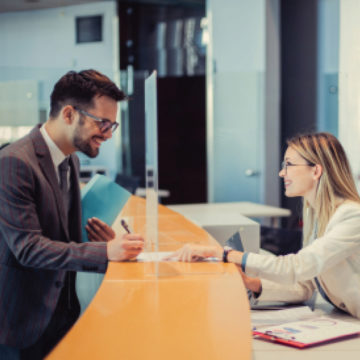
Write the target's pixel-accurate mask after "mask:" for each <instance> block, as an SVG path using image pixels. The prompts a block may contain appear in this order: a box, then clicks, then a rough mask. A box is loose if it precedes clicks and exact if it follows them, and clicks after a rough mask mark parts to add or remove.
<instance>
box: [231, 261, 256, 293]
mask: <svg viewBox="0 0 360 360" xmlns="http://www.w3.org/2000/svg"><path fill="white" fill-rule="evenodd" d="M236 267H237V269H238V271H239V273H240V275H241V277H242V279H243V282H244V285H245V287H246V288H247V289H249V290H251V291H252V292H254V293H257V294H261V280H260V279H259V278H253V277H250V276H247V275H246V274H245V273H244V272H243V271H242V269H241V265H236Z"/></svg>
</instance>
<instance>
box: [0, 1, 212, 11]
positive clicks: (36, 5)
mask: <svg viewBox="0 0 360 360" xmlns="http://www.w3.org/2000/svg"><path fill="white" fill-rule="evenodd" d="M99 1H113V0H0V13H3V12H10V11H25V10H37V9H46V8H56V7H61V6H69V5H79V4H86V3H93V2H99ZM127 2H138V3H155V4H159V5H160V4H163V5H205V0H127Z"/></svg>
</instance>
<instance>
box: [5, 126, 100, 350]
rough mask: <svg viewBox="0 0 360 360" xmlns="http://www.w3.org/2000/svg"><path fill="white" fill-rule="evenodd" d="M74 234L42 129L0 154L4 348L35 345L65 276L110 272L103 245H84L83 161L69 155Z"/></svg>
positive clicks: (48, 318)
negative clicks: (82, 219)
mask: <svg viewBox="0 0 360 360" xmlns="http://www.w3.org/2000/svg"><path fill="white" fill-rule="evenodd" d="M70 168H71V184H72V189H73V190H72V194H73V195H72V196H73V198H72V206H71V211H70V213H69V227H67V226H66V218H67V217H66V214H65V210H64V205H63V201H62V199H61V190H60V187H59V183H58V178H57V174H56V172H55V168H54V165H53V162H52V159H51V157H50V152H49V149H48V147H47V145H46V143H45V141H44V139H43V137H42V135H41V133H40V130H39V127H36V128H34V129H33V130H32V131H31V132H30V134H29V135H27V136H25V137H24V138H22V139H20V140H18V141H16V142H14V143H13V144H11V145H9V146H7V147H6V148H4V149H3V150H1V151H0V344H5V345H8V346H15V347H18V348H24V347H28V346H30V345H32V344H33V343H35V342H36V341H37V340H38V339H39V337H40V336H41V334H42V333H43V332H44V330H45V328H46V326H47V325H48V323H49V321H50V319H51V316H52V314H53V311H54V309H55V307H56V304H57V301H58V298H59V295H60V291H61V288H62V286H63V283H64V280H65V274H66V271H93V272H100V273H101V272H102V273H103V272H105V271H106V268H107V253H106V243H89V242H87V243H81V203H80V190H79V185H78V184H79V176H78V173H79V160H78V158H77V156H76V155H71V159H70Z"/></svg>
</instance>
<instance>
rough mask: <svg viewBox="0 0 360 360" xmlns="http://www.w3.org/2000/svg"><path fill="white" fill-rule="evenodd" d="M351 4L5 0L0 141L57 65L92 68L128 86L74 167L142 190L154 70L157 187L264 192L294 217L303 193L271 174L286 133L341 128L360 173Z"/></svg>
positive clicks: (193, 192) (25, 120) (36, 106)
mask: <svg viewBox="0 0 360 360" xmlns="http://www.w3.org/2000/svg"><path fill="white" fill-rule="evenodd" d="M358 6H359V5H358V4H357V2H356V1H351V0H347V1H345V2H341V1H339V0H317V1H313V0H291V1H289V0H282V1H281V0H256V1H247V0H242V1H235V0H226V6H224V4H223V2H221V1H218V0H179V1H175V0H133V1H123V0H117V1H116V0H110V1H102V2H99V1H93V0H92V1H85V0H77V1H67V0H39V1H27V0H15V1H10V0H3V1H1V3H0V20H1V21H0V47H1V57H0V69H1V71H0V92H1V98H0V115H1V116H0V118H1V119H2V120H1V126H0V144H1V145H3V144H7V143H9V142H12V141H14V140H16V139H17V138H19V137H21V136H22V135H24V134H25V133H27V132H28V131H29V129H30V128H31V127H32V126H34V125H35V124H36V123H39V122H44V121H46V119H47V116H48V112H49V95H50V92H51V89H52V86H53V85H54V83H55V81H56V80H57V79H58V78H59V77H60V76H61V75H62V74H64V73H65V72H66V71H68V70H70V69H74V70H81V69H85V68H95V69H98V70H100V71H102V72H104V73H105V74H107V75H108V76H109V77H110V78H112V79H114V80H115V81H116V82H117V83H118V84H119V85H120V86H121V88H122V89H123V90H124V91H125V92H126V93H127V94H128V95H129V96H130V98H131V100H130V101H129V102H127V103H123V104H122V106H121V112H120V113H119V119H120V122H121V129H120V131H118V132H117V133H115V134H114V137H113V139H112V140H111V141H110V142H107V143H105V144H104V145H103V147H102V149H101V153H100V156H98V157H97V158H95V159H89V158H88V157H86V156H84V155H82V154H79V156H80V160H81V166H82V180H83V181H84V182H87V181H88V180H89V179H90V178H91V177H92V176H93V175H94V174H95V173H100V174H105V175H107V176H110V177H111V178H112V179H114V180H116V181H117V182H119V183H120V184H122V185H123V186H125V187H127V188H128V189H129V190H130V191H131V192H132V193H135V192H136V191H137V190H138V194H143V193H144V192H143V191H141V190H142V189H143V188H144V187H145V171H144V168H145V114H144V80H145V78H146V77H147V76H148V75H149V74H150V73H151V72H152V71H153V70H157V74H158V81H157V86H158V150H159V151H158V156H159V188H160V189H161V191H160V201H161V202H162V203H163V204H166V205H171V204H192V203H207V202H209V203H213V202H215V203H217V202H236V201H249V202H254V203H259V204H266V205H270V206H275V207H281V208H286V209H290V210H291V213H292V215H291V216H290V217H286V218H283V219H282V220H281V226H282V227H283V228H285V229H290V230H292V229H295V230H296V229H301V202H300V200H299V199H294V198H292V199H290V198H286V197H285V196H284V194H283V184H282V182H281V180H280V179H279V177H278V172H279V170H280V163H281V161H282V157H283V153H284V151H285V149H286V139H288V138H290V137H292V136H294V135H296V134H299V133H305V132H311V131H329V132H331V133H332V134H334V135H336V136H338V137H339V138H340V140H341V141H342V143H343V144H344V146H345V149H346V150H347V153H348V156H349V157H350V162H351V165H352V169H353V172H354V175H355V178H356V181H357V183H358V182H359V179H358V178H359V174H360V162H359V161H358V156H357V153H358V151H357V148H356V143H357V138H358V137H357V135H358V133H359V126H358V120H357V114H358V111H359V110H358V105H357V100H358V92H359V90H358V86H357V83H358V81H357V78H358V76H359V75H358V74H359V70H358V68H357V66H356V59H357V57H358V56H359V54H358V53H359V52H358V51H357V46H356V45H354V44H353V41H351V40H352V39H353V38H354V36H355V35H354V34H356V29H357V27H358V25H357V22H356V19H355V18H354V14H356V10H354V9H357V8H358ZM355 43H356V42H355ZM339 88H342V91H339ZM260 221H262V222H263V224H264V225H269V222H267V220H261V219H260Z"/></svg>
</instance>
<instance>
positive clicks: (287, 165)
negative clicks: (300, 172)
mask: <svg viewBox="0 0 360 360" xmlns="http://www.w3.org/2000/svg"><path fill="white" fill-rule="evenodd" d="M290 166H315V164H311V163H307V164H293V163H291V162H290V161H283V162H282V163H281V170H284V171H285V174H287V169H288V167H290Z"/></svg>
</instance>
